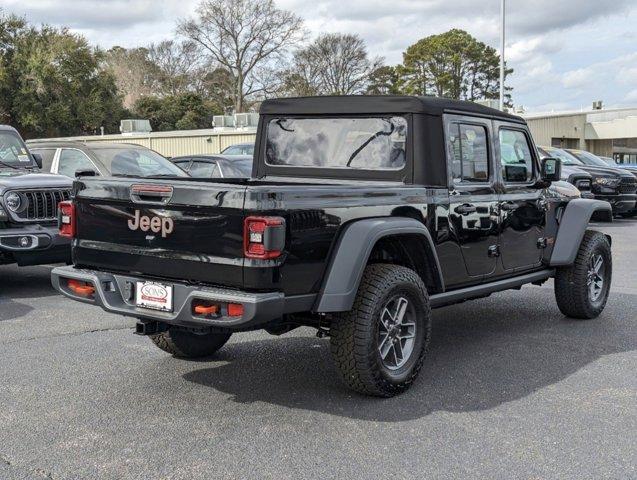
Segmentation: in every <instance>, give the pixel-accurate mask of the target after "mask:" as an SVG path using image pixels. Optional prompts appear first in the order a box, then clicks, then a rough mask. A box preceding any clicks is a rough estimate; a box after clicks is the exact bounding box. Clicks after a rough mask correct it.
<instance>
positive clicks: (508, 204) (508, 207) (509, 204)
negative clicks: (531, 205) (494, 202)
mask: <svg viewBox="0 0 637 480" xmlns="http://www.w3.org/2000/svg"><path fill="white" fill-rule="evenodd" d="M518 207H519V205H518V204H517V203H514V202H504V203H503V204H502V205H500V208H501V209H502V210H504V211H507V212H512V211H513V210H516V209H517V208H518Z"/></svg>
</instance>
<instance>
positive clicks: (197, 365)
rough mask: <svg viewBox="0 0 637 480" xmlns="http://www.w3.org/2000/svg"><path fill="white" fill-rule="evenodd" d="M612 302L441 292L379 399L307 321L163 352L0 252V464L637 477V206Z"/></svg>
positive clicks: (616, 234) (166, 471) (42, 471)
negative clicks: (586, 310)
mask: <svg viewBox="0 0 637 480" xmlns="http://www.w3.org/2000/svg"><path fill="white" fill-rule="evenodd" d="M601 229H603V230H605V231H607V232H609V233H611V234H612V235H613V248H614V269H615V272H614V279H613V281H614V286H613V289H612V292H611V296H610V300H609V303H608V306H607V308H606V310H605V312H604V314H603V315H602V316H601V317H600V318H598V319H596V320H593V321H585V322H581V321H573V320H569V319H566V318H564V317H563V316H562V315H561V314H560V312H559V310H558V309H557V306H556V304H555V302H554V298H553V291H552V286H551V285H548V284H547V285H546V286H544V287H525V288H523V289H522V291H521V292H516V291H512V292H504V293H500V294H496V295H493V296H492V297H490V298H488V299H482V300H478V301H474V302H469V303H465V304H461V305H457V306H453V307H448V308H445V309H441V310H437V311H436V312H435V317H434V331H433V340H432V346H431V351H430V354H429V358H428V360H427V362H426V365H425V369H424V371H423V373H422V374H421V376H420V379H419V381H418V382H417V384H416V385H415V386H414V388H412V389H411V390H410V391H409V392H407V393H406V394H404V395H402V396H400V397H397V398H393V399H388V400H379V399H371V398H365V397H361V396H358V395H356V394H353V393H351V392H350V391H349V390H347V389H346V388H345V387H344V386H342V385H341V384H340V383H339V380H338V378H337V376H336V372H335V371H334V367H333V366H332V364H331V359H330V356H329V350H328V341H327V340H321V339H317V338H316V337H314V336H313V331H311V330H309V329H303V330H297V331H295V332H293V333H292V334H289V335H286V336H283V337H272V336H269V335H267V334H265V333H260V332H259V333H249V334H240V335H235V337H233V339H232V341H231V343H229V344H228V345H227V346H226V347H225V348H224V349H223V350H222V351H221V352H219V354H218V355H217V356H216V357H215V358H213V359H209V360H206V361H185V360H178V359H174V358H171V357H170V356H168V355H167V354H165V353H163V352H162V351H160V350H159V349H157V348H155V347H154V346H153V345H152V344H151V343H150V341H149V340H148V339H146V338H142V337H138V336H136V335H133V333H132V328H133V322H132V321H130V320H126V319H124V318H122V317H117V316H114V315H109V314H106V313H104V312H102V311H101V310H98V309H95V308H93V307H90V306H87V305H83V304H79V303H75V302H72V301H70V300H68V299H65V298H63V297H60V296H58V295H56V293H55V292H54V291H53V290H52V288H51V287H50V284H49V271H50V268H47V267H33V268H24V269H18V268H15V267H0V479H3V480H4V479H31V478H35V479H40V478H51V479H88V478H106V479H122V478H135V479H155V478H178V479H200V478H201V479H204V478H206V479H210V478H215V479H221V478H233V479H234V478H276V479H282V478H292V479H303V478H372V477H374V478H379V477H386V478H400V479H409V478H419V479H421V478H449V479H452V478H472V479H475V478H490V479H496V478H507V479H510V478H528V479H536V478H578V479H584V478H591V479H601V478H614V479H615V478H616V479H628V478H637V314H636V312H637V285H636V282H635V281H636V280H637V274H635V269H636V268H637V261H636V260H637V240H636V237H637V221H630V220H618V221H616V222H615V223H613V224H609V225H605V226H603V227H601Z"/></svg>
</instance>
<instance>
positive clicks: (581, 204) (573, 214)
mask: <svg viewBox="0 0 637 480" xmlns="http://www.w3.org/2000/svg"><path fill="white" fill-rule="evenodd" d="M596 212H599V213H600V214H601V215H604V214H606V215H607V218H609V219H611V220H612V218H613V209H612V207H611V205H610V203H608V202H604V201H602V200H591V199H587V198H576V199H574V200H571V201H570V202H568V203H567V204H566V208H565V209H564V213H563V214H562V217H561V218H560V225H559V229H558V232H557V237H556V239H555V246H554V247H553V253H552V254H551V260H550V262H549V265H550V266H552V267H563V266H568V265H572V264H573V262H575V257H576V256H577V251H578V250H579V247H580V244H581V243H582V239H583V238H584V233H585V232H586V228H587V227H588V224H589V222H590V221H591V217H592V216H593V214H594V213H596Z"/></svg>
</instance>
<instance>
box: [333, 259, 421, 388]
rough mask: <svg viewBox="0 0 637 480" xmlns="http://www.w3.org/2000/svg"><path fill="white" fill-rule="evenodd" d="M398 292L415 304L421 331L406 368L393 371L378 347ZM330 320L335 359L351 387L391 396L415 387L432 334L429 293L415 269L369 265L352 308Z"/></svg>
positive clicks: (416, 334)
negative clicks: (385, 313) (388, 310)
mask: <svg viewBox="0 0 637 480" xmlns="http://www.w3.org/2000/svg"><path fill="white" fill-rule="evenodd" d="M398 293H399V294H400V295H405V296H408V299H409V301H410V302H413V305H414V312H415V322H416V332H415V341H414V348H413V351H412V352H411V355H410V356H409V360H408V361H407V363H406V364H405V365H404V366H403V367H402V368H400V369H398V370H396V371H390V370H388V369H387V368H386V367H385V366H384V365H383V362H382V360H381V355H380V353H379V350H378V339H379V333H378V328H379V322H380V315H381V312H382V310H383V309H384V307H385V305H386V302H387V301H389V300H390V299H391V298H392V297H393V296H396V294H398ZM331 320H332V322H331V328H330V337H331V338H330V346H331V352H332V357H333V359H334V363H335V364H336V366H337V368H338V370H339V372H340V374H341V376H342V378H343V380H344V382H345V383H346V384H347V385H348V386H349V387H350V388H352V389H353V390H355V391H357V392H359V393H362V394H366V395H373V396H379V397H392V396H394V395H397V394H399V393H401V392H404V391H405V390H407V389H408V388H409V387H410V386H411V385H412V383H413V382H414V380H415V379H416V377H417V376H418V373H419V372H420V369H421V368H422V364H423V361H424V358H425V354H426V352H427V347H428V344H429V338H430V336H431V309H430V306H429V296H428V294H427V289H426V287H425V285H424V283H423V282H422V280H421V278H420V277H419V276H418V274H416V272H414V271H413V270H410V269H409V268H405V267H402V266H398V265H390V264H374V265H369V266H368V267H367V268H366V269H365V272H364V274H363V278H362V280H361V284H360V286H359V289H358V293H357V294H356V299H355V300H354V305H353V307H352V310H350V311H349V312H343V313H339V314H335V315H334V316H333V317H332V319H331Z"/></svg>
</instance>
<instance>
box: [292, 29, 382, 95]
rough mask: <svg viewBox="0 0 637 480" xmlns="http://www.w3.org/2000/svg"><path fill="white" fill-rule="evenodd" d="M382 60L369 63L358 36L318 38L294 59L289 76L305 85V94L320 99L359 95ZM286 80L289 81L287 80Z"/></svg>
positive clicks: (322, 36) (324, 36) (377, 59)
mask: <svg viewBox="0 0 637 480" xmlns="http://www.w3.org/2000/svg"><path fill="white" fill-rule="evenodd" d="M381 65H382V58H374V59H370V58H369V57H368V55H367V48H366V47H365V42H364V40H363V39H362V38H360V37H359V36H358V35H351V34H342V33H330V34H324V35H321V36H320V37H319V38H317V39H316V40H315V41H314V42H312V43H311V44H310V45H308V46H307V47H305V48H302V49H301V50H299V51H297V52H296V54H295V55H294V69H293V70H292V73H293V74H294V75H296V77H292V78H297V80H299V79H301V80H302V81H303V82H305V89H306V90H307V91H310V92H312V91H314V92H317V93H319V94H322V95H351V94H357V93H363V92H364V91H365V89H366V87H367V84H368V82H369V80H370V76H371V75H372V73H373V72H374V71H375V70H376V69H378V68H379V67H380V66H381ZM288 78H290V77H288Z"/></svg>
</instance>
